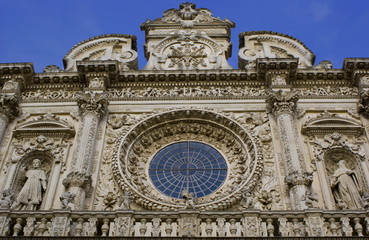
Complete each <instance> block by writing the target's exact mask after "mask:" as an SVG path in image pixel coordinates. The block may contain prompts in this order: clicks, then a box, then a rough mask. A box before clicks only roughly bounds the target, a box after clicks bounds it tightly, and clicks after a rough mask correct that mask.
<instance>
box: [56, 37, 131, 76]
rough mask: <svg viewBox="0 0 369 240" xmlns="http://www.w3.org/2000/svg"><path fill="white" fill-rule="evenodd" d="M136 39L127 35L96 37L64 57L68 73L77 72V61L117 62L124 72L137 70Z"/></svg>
mask: <svg viewBox="0 0 369 240" xmlns="http://www.w3.org/2000/svg"><path fill="white" fill-rule="evenodd" d="M136 50H137V49H136V37H135V36H133V35H125V34H107V35H100V36H95V37H93V38H90V39H87V40H85V41H83V42H81V43H79V44H77V45H76V46H74V47H73V48H72V49H71V50H70V51H69V52H68V53H67V54H66V56H65V57H64V59H63V62H64V67H65V69H66V70H68V71H75V70H77V64H76V63H77V61H86V60H91V61H96V60H116V61H118V63H119V68H120V70H122V71H127V70H137V69H138V64H137V52H136Z"/></svg>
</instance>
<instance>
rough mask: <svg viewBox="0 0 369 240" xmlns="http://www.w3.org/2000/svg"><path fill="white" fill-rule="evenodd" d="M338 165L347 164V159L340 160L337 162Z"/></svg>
mask: <svg viewBox="0 0 369 240" xmlns="http://www.w3.org/2000/svg"><path fill="white" fill-rule="evenodd" d="M337 165H338V166H345V160H340V161H338V163H337Z"/></svg>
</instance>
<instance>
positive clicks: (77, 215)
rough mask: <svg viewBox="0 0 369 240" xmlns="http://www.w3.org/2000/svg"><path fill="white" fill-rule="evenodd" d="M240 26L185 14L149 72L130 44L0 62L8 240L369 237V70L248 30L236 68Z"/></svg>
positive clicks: (205, 12)
mask: <svg viewBox="0 0 369 240" xmlns="http://www.w3.org/2000/svg"><path fill="white" fill-rule="evenodd" d="M233 27H234V23H233V22H231V21H230V20H228V19H224V20H222V19H220V18H218V17H214V16H213V15H212V13H211V11H210V10H209V9H206V8H196V6H195V4H192V3H183V4H180V6H179V8H178V9H169V10H167V11H165V12H164V13H163V15H162V17H160V18H157V19H154V20H147V21H146V22H144V23H143V24H142V25H141V29H142V30H144V31H145V34H146V44H145V55H146V58H147V60H148V62H147V64H146V66H145V67H144V69H142V70H139V69H138V67H137V52H136V49H137V48H136V37H135V36H131V35H124V34H108V35H102V36H96V37H93V38H90V39H88V40H86V41H83V42H81V43H79V44H77V45H75V46H74V47H73V48H72V49H71V50H70V51H69V52H68V53H67V54H66V56H65V57H64V63H65V68H64V69H60V68H58V67H57V66H54V65H50V66H47V67H45V69H44V72H42V73H35V72H34V70H33V65H32V63H3V64H0V87H1V90H0V235H1V236H9V237H10V236H14V237H33V236H39V237H51V236H53V237H57V236H64V237H65V236H67V237H71V238H72V237H80V236H86V237H95V236H111V237H189V238H195V237H204V238H205V237H218V238H223V237H346V236H347V237H368V236H369V218H368V214H369V213H368V209H369V162H368V157H367V156H369V144H368V142H369V139H368V136H369V134H368V131H369V120H368V118H369V59H368V58H346V59H344V63H343V67H342V68H341V69H333V68H332V64H331V63H330V62H329V61H322V62H321V63H318V64H316V65H314V64H315V63H314V58H315V55H314V54H313V53H312V52H311V51H310V50H309V49H308V48H307V47H306V46H305V45H304V44H303V43H302V42H301V41H300V40H298V39H295V38H293V37H291V36H287V35H284V34H281V33H275V32H265V31H262V32H244V33H242V34H241V35H240V45H239V46H240V49H239V54H238V58H239V69H232V67H231V66H230V65H229V64H228V63H227V59H228V58H229V57H230V53H231V42H230V29H231V28H233ZM181 144H182V145H181ZM173 146H177V148H175V149H174V150H173ZM178 146H181V147H178ZM184 146H186V147H184ZM199 146H201V148H200V147H199ZM196 147H197V148H196ZM171 149H172V150H171ZM200 156H201V157H200ZM214 156H215V157H214ZM178 159H179V160H178ZM209 159H210V161H207V160H209ZM219 159H220V160H222V161H218V160H219ZM177 160H178V161H177ZM155 161H157V162H158V163H156V162H155ZM205 163H206V164H205ZM216 164H218V165H216ZM152 166H155V167H152ZM157 166H159V167H157ZM155 173H157V175H155ZM207 176H210V177H208V178H207ZM188 179H191V181H189V180H188ZM223 179H224V180H223ZM213 183H217V184H218V185H212V184H213ZM160 184H161V185H160ZM170 184H173V185H172V186H174V187H166V186H169V185H170ZM176 184H177V185H176ZM177 188H178V189H177ZM175 194H177V195H175Z"/></svg>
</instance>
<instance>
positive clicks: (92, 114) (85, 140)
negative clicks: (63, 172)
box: [63, 92, 108, 210]
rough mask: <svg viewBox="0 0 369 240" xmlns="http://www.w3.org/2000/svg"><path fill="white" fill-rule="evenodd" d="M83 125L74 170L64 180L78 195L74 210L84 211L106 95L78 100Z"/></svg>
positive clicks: (78, 138)
mask: <svg viewBox="0 0 369 240" xmlns="http://www.w3.org/2000/svg"><path fill="white" fill-rule="evenodd" d="M77 105H78V108H79V112H80V115H81V124H80V127H79V130H78V135H77V138H76V141H75V142H76V146H75V149H74V154H73V159H72V169H71V172H70V173H69V174H68V175H67V178H66V179H64V180H63V184H64V186H65V187H66V188H67V191H69V192H71V193H73V194H75V195H76V197H75V200H74V207H73V210H83V208H84V200H85V197H86V192H88V189H89V186H90V185H91V170H92V166H93V155H94V154H93V153H94V150H95V148H94V147H95V139H96V137H97V131H98V125H99V121H100V119H101V118H102V117H103V116H104V115H105V113H106V110H107V105H108V101H107V99H106V95H105V94H104V93H96V92H86V93H84V94H80V95H79V96H78V98H77Z"/></svg>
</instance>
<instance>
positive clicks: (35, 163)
mask: <svg viewBox="0 0 369 240" xmlns="http://www.w3.org/2000/svg"><path fill="white" fill-rule="evenodd" d="M32 166H33V167H34V168H39V167H40V166H41V160H40V159H38V158H35V159H33V161H32Z"/></svg>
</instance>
